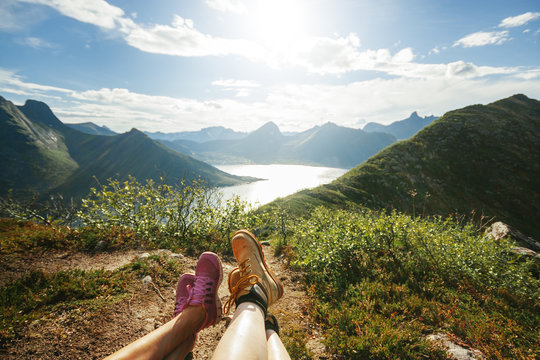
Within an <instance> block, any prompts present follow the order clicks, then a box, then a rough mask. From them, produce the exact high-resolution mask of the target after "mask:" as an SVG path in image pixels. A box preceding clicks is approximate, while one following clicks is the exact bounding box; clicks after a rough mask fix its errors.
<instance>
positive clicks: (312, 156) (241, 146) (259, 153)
mask: <svg viewBox="0 0 540 360" xmlns="http://www.w3.org/2000/svg"><path fill="white" fill-rule="evenodd" d="M395 141H396V139H395V137H394V136H392V135H390V134H385V133H368V132H365V131H362V130H359V129H351V128H346V127H341V126H338V125H336V124H333V123H327V124H325V125H322V126H316V127H314V128H311V129H309V130H307V131H304V132H301V133H294V134H292V135H288V136H286V135H283V134H282V133H281V131H280V130H279V128H278V127H277V125H276V124H274V123H273V122H268V123H266V124H265V125H263V126H262V127H260V128H259V129H257V130H255V131H253V132H251V133H249V134H248V135H247V136H245V137H243V138H240V139H236V140H214V141H208V142H204V143H198V142H195V141H189V140H174V141H164V140H162V143H163V144H165V145H167V146H169V147H170V148H172V149H175V150H177V151H180V152H183V153H186V154H189V155H191V156H193V157H195V158H198V159H200V160H203V161H207V162H210V163H221V164H231V163H256V164H277V163H281V164H307V165H320V166H331V167H341V168H350V167H353V166H355V165H358V164H360V163H361V162H362V161H364V160H366V159H367V158H369V157H370V156H372V155H374V154H376V153H377V152H378V151H380V150H382V149H383V148H385V147H386V146H388V145H390V144H392V143H393V142H395Z"/></svg>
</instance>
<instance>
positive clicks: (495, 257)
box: [288, 208, 540, 359]
mask: <svg viewBox="0 0 540 360" xmlns="http://www.w3.org/2000/svg"><path fill="white" fill-rule="evenodd" d="M289 244H290V246H289V248H288V251H289V256H290V257H292V262H291V264H292V266H293V267H296V268H298V269H301V270H302V271H303V272H304V275H305V282H306V284H307V285H308V293H309V297H310V299H311V313H312V316H314V318H315V319H316V321H317V322H319V323H320V324H322V326H323V328H324V329H325V338H326V345H327V347H328V348H329V349H330V350H331V352H332V353H334V354H337V355H340V356H344V357H345V358H351V359H367V358H369V359H393V358H406V359H421V358H426V357H427V358H440V359H443V358H446V354H445V353H444V351H442V350H441V349H437V348H434V345H433V344H432V343H430V342H429V341H428V340H427V339H426V337H427V335H429V334H433V333H439V332H443V333H447V334H450V335H453V336H456V337H457V338H459V339H461V341H462V342H464V343H465V344H466V345H468V346H471V347H473V348H476V349H478V350H480V351H481V352H482V353H484V354H485V355H486V356H487V357H488V358H494V359H503V358H518V359H533V358H534V357H535V356H536V354H538V351H540V348H539V346H538V338H537V331H536V329H538V328H539V327H540V311H539V310H540V302H539V299H540V287H539V281H538V264H537V263H535V262H534V261H530V260H527V259H525V258H523V257H522V256H518V255H514V254H512V253H511V251H510V249H511V246H512V243H511V242H509V241H501V242H495V241H494V240H491V239H490V238H488V237H487V236H484V235H483V234H481V233H479V232H478V231H476V230H475V229H474V227H473V226H472V225H470V224H465V225H462V224H458V223H455V222H453V221H450V220H443V219H440V218H433V219H419V218H416V219H413V218H411V217H409V216H406V215H403V214H399V213H396V212H394V213H391V214H385V213H379V212H372V211H367V210H364V211H362V212H352V211H329V210H326V209H322V208H319V209H317V210H316V211H315V212H313V213H312V217H311V218H310V219H309V220H305V221H303V222H300V223H299V224H298V225H297V226H296V228H295V229H294V230H293V235H292V236H291V237H290V240H289ZM291 249H292V250H291ZM291 251H292V254H291Z"/></svg>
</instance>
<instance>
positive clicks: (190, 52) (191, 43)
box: [19, 0, 512, 96]
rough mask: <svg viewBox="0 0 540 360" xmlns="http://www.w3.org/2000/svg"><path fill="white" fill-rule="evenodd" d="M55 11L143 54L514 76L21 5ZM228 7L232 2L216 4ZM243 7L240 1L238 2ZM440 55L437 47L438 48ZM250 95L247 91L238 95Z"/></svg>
mask: <svg viewBox="0 0 540 360" xmlns="http://www.w3.org/2000/svg"><path fill="white" fill-rule="evenodd" d="M19 1H24V2H30V3H35V4H44V5H48V6H51V7H53V8H54V9H56V10H58V11H59V12H61V13H62V14H64V15H66V16H69V17H72V18H74V19H77V20H79V21H83V22H86V23H91V24H94V25H96V26H98V27H100V28H102V29H106V30H116V31H117V32H118V33H119V34H121V36H123V37H124V39H125V41H126V42H127V43H128V44H129V45H130V46H132V47H134V48H137V49H139V50H141V51H144V52H149V53H154V54H165V55H172V56H186V57H194V56H225V55H238V56H242V57H245V58H247V59H250V60H253V61H259V62H263V63H266V64H267V65H269V66H271V67H275V68H278V67H283V66H299V67H303V68H305V69H307V70H308V71H309V72H313V73H318V74H335V75H341V74H344V73H347V72H351V71H361V70H365V71H377V72H381V73H387V74H390V75H397V76H406V77H414V78H419V77H420V78H421V77H426V78H433V77H474V76H485V75H488V74H500V73H503V74H505V73H509V72H512V70H509V69H506V68H492V67H478V66H476V65H474V64H465V63H462V62H455V63H451V64H420V63H414V62H413V60H414V59H415V57H416V56H415V54H414V52H413V51H412V49H411V48H408V47H407V48H403V49H401V50H400V51H398V52H397V53H395V54H392V53H391V52H390V50H388V49H377V50H364V51H361V50H360V38H359V37H358V35H357V34H355V33H350V34H348V35H347V36H344V37H342V36H335V37H311V38H302V39H301V40H302V41H298V43H296V44H294V45H295V46H292V47H291V49H294V50H291V49H288V50H287V51H277V52H276V51H273V52H271V51H269V50H268V49H265V48H263V47H262V46H261V45H259V44H257V43H255V42H252V41H248V40H242V39H225V38H219V37H214V36H211V35H208V34H204V33H202V32H200V31H199V30H197V29H196V28H195V26H194V23H193V21H192V20H191V19H184V18H183V17H181V16H178V15H174V18H173V21H172V23H171V25H160V24H158V25H151V26H141V25H138V24H136V23H135V22H134V21H133V20H132V19H130V18H128V17H126V16H125V14H124V11H123V10H122V9H120V8H118V7H116V6H112V5H110V4H108V3H107V2H106V1H104V0H19ZM211 3H212V4H213V5H215V6H218V4H220V6H225V4H226V3H227V2H219V1H215V2H211ZM234 4H240V2H234ZM507 40H509V38H508V32H507V31H501V32H491V33H483V32H480V33H475V34H471V35H469V36H467V37H465V38H463V39H461V40H458V41H457V42H456V43H455V44H454V46H457V45H462V46H466V47H468V46H481V45H486V44H500V43H502V42H504V41H507ZM436 49H437V50H438V48H436ZM244 89H245V87H244ZM239 95H240V96H245V95H246V91H244V92H242V93H239Z"/></svg>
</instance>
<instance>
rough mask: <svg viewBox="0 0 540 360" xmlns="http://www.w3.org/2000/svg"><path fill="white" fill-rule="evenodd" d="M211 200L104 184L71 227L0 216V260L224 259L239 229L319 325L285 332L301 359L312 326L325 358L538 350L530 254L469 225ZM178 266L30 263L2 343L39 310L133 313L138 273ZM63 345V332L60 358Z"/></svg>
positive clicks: (1, 285)
mask: <svg viewBox="0 0 540 360" xmlns="http://www.w3.org/2000/svg"><path fill="white" fill-rule="evenodd" d="M216 200H217V198H215V197H213V196H212V193H208V192H207V191H205V190H204V188H203V187H200V186H198V185H197V186H194V187H193V186H188V187H176V188H171V187H168V186H166V185H155V184H153V183H151V182H150V183H147V184H145V185H142V184H139V183H137V182H136V181H134V180H133V179H132V180H129V181H127V182H123V183H119V182H116V181H112V182H110V183H109V184H108V185H106V186H105V187H103V188H101V189H96V190H95V191H93V195H92V196H91V197H89V198H87V199H85V201H83V204H84V207H83V208H82V209H81V211H80V212H79V214H78V217H79V219H80V221H82V223H83V224H84V226H82V227H80V228H78V229H71V228H68V227H64V226H60V225H55V226H54V227H50V226H42V225H37V224H35V223H32V222H26V221H17V220H11V219H4V220H0V252H1V255H2V257H1V258H0V259H3V261H1V262H0V266H1V267H2V269H3V270H4V273H5V270H9V271H8V273H9V272H13V271H12V269H11V267H10V265H9V264H11V263H17V262H18V261H19V262H20V260H19V258H23V259H24V258H25V257H29V258H31V256H32V254H44V253H45V252H46V251H48V250H51V249H56V250H69V251H82V252H89V253H93V254H95V253H99V252H104V251H111V250H119V249H130V248H141V247H142V248H147V249H155V248H162V249H163V248H165V249H169V250H172V251H174V252H181V253H184V254H192V255H196V254H199V253H200V252H202V251H207V250H212V251H216V252H218V253H220V254H221V255H222V256H224V257H225V258H227V257H228V256H230V254H231V246H230V237H231V235H232V234H233V233H234V231H235V230H236V229H239V228H248V229H251V230H253V231H255V232H256V233H258V234H259V238H260V239H261V240H264V239H270V240H271V242H272V243H273V244H274V246H275V248H276V252H278V253H279V252H280V253H283V254H285V256H286V258H287V259H288V263H289V264H290V266H291V268H292V269H295V270H296V271H298V275H296V277H297V278H298V279H302V281H303V283H304V285H305V291H306V292H307V295H308V297H307V299H309V307H308V309H307V310H308V313H309V316H310V318H312V319H314V321H316V322H317V323H318V324H317V325H315V324H308V325H309V326H308V325H306V326H305V327H302V328H298V327H295V328H286V329H284V333H283V339H284V342H285V343H286V344H287V347H288V349H289V351H290V352H291V354H292V355H293V358H311V356H312V354H311V352H310V349H309V348H308V346H307V343H306V339H308V338H309V334H310V333H311V331H312V329H313V327H314V326H317V327H320V328H321V331H322V334H321V336H322V338H323V342H324V344H325V346H326V348H325V351H324V357H326V358H335V359H339V358H343V357H345V358H348V359H395V358H404V359H423V358H431V359H446V358H447V354H446V352H445V350H444V348H442V347H440V346H438V345H436V344H435V343H432V342H430V341H429V340H428V339H427V336H428V335H430V334H439V333H444V334H448V335H449V336H451V337H452V338H455V339H457V340H456V341H458V342H459V343H460V344H463V345H465V346H467V347H470V348H473V349H476V350H477V351H480V352H481V353H482V354H484V355H485V356H487V357H488V358H494V359H503V358H523V359H533V358H534V356H535V354H537V352H538V351H539V350H540V349H539V348H538V342H537V333H536V331H535V329H537V328H538V327H539V326H540V311H539V310H540V307H539V306H540V305H539V304H540V302H539V301H540V292H539V291H540V290H539V289H540V283H539V280H538V273H539V267H538V263H537V262H536V261H535V260H534V259H528V258H526V257H524V256H522V255H518V254H513V253H512V251H511V250H512V246H513V243H512V241H511V240H509V239H503V240H500V241H495V240H494V239H492V238H491V237H488V236H486V235H485V234H483V233H482V232H481V231H479V230H478V229H477V228H476V227H475V226H473V225H472V224H469V223H457V222H454V221H452V220H444V219H440V218H432V219H420V218H412V217H410V216H408V215H405V214H400V213H398V212H393V213H390V214H388V213H384V212H374V211H371V210H366V209H363V210H361V209H356V210H348V211H343V210H338V211H335V210H329V209H325V208H322V207H320V208H317V209H315V210H313V211H312V212H305V213H304V217H303V218H293V217H291V216H290V215H289V214H287V213H286V212H280V211H274V212H271V213H264V214H257V213H254V212H252V211H249V208H247V207H246V205H245V204H243V203H242V202H240V201H238V199H236V200H234V199H233V200H231V201H229V202H227V203H226V204H225V203H220V202H219V201H218V202H216ZM155 204H159V206H158V207H156V206H154V205H155ZM194 204H196V206H191V205H194ZM181 205H185V206H184V207H182V206H181ZM156 211H157V212H156ZM13 215H15V216H17V215H18V217H19V218H21V219H22V218H24V217H25V216H27V213H25V212H20V213H18V214H17V213H14V214H13ZM39 256H42V255H39ZM30 263H31V262H30ZM182 271H186V269H182V268H181V267H179V266H178V263H175V262H174V261H171V260H170V259H167V257H166V256H155V257H153V256H152V257H148V258H146V259H138V260H135V261H132V262H131V263H129V264H127V265H125V266H123V267H120V268H118V269H116V270H112V271H105V270H91V271H80V270H69V271H65V270H57V271H52V272H43V271H29V272H26V273H23V274H20V275H18V276H16V277H14V278H12V279H11V280H7V281H5V280H4V281H2V282H0V300H1V301H0V304H1V305H0V311H1V312H2V314H3V315H4V316H3V318H2V320H1V321H0V340H1V341H0V343H2V344H4V345H3V346H8V348H9V347H11V346H17V345H16V344H24V340H25V339H26V337H28V336H34V335H32V334H33V332H32V330H31V329H35V324H39V322H40V321H41V320H39V319H53V323H54V322H55V321H63V320H61V319H64V318H65V317H66V316H69V319H70V320H69V321H70V324H71V325H69V326H70V328H71V327H73V325H72V324H73V323H75V324H79V325H78V326H81V327H85V328H87V327H88V328H93V325H92V324H93V321H100V320H99V319H100V317H99V316H98V314H99V313H101V312H107V313H110V312H111V309H118V308H126V306H127V307H128V308H129V304H130V301H131V300H130V296H131V298H133V294H134V292H135V291H140V290H135V289H137V283H138V281H140V279H141V278H142V277H144V276H145V275H147V274H151V275H152V278H153V279H155V284H154V285H155V286H157V287H158V289H159V287H161V288H167V289H169V288H170V287H171V286H174V281H175V279H176V278H177V276H178V274H179V273H181V272H182ZM2 280H3V279H2ZM157 291H159V290H157ZM126 304H127V305H126ZM81 307H83V308H84V309H86V310H85V312H83V313H81V312H80V309H81ZM126 311H127V310H126ZM86 312H88V314H87V315H85V316H82V315H81V314H86ZM54 319H57V320H54ZM44 323H47V322H46V321H45V322H44ZM101 326H102V325H101ZM75 328H76V327H75ZM123 331H125V329H124V330H123ZM94 333H95V331H94ZM21 340H22V342H21ZM96 341H97V343H98V344H99V342H103V343H104V342H105V341H106V339H103V338H99V335H98V338H97V339H95V340H94V343H95V342H96ZM68 343H69V341H68V342H66V343H64V341H62V345H61V346H66V348H63V347H60V348H59V349H58V351H57V352H56V354H57V358H61V356H62V354H63V353H65V352H66V351H68V348H67V346H68V345H67V344H68ZM101 350H103V349H101ZM2 351H3V348H2V347H0V354H1V353H2ZM17 351H20V350H17ZM38 353H41V352H38Z"/></svg>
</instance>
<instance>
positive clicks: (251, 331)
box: [212, 302, 290, 360]
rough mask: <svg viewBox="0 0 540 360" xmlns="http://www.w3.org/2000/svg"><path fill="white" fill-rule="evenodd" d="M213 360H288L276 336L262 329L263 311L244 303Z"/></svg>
mask: <svg viewBox="0 0 540 360" xmlns="http://www.w3.org/2000/svg"><path fill="white" fill-rule="evenodd" d="M212 359H214V360H230V359H269V360H270V359H276V360H277V359H290V356H289V353H288V352H287V350H286V349H285V346H283V343H282V342H281V339H280V338H279V335H278V334H277V332H276V331H275V330H273V329H265V315H264V311H263V309H261V307H260V306H258V305H257V304H255V303H252V302H243V303H241V304H239V305H238V306H237V307H236V311H235V313H234V316H233V319H232V321H231V324H230V325H229V327H228V328H227V331H226V332H225V334H223V337H222V338H221V340H220V341H219V344H218V346H217V347H216V350H215V351H214V355H213V357H212Z"/></svg>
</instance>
